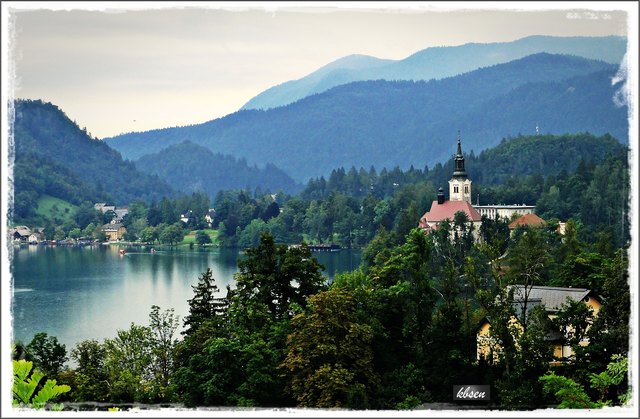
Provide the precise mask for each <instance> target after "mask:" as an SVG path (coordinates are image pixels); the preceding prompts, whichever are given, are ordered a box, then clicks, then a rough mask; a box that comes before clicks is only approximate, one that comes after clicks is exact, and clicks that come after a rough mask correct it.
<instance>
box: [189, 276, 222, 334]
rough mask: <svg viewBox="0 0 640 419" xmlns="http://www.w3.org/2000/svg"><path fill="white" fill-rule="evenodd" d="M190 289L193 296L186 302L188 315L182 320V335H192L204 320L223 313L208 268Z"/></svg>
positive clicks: (216, 289) (215, 286) (213, 280)
mask: <svg viewBox="0 0 640 419" xmlns="http://www.w3.org/2000/svg"><path fill="white" fill-rule="evenodd" d="M191 288H192V289H193V292H194V296H193V298H192V299H190V300H189V301H188V303H189V315H188V316H186V317H185V319H184V327H185V330H184V331H183V332H182V334H184V335H191V334H193V333H194V332H195V331H196V330H197V329H198V328H199V327H200V326H201V325H202V323H203V322H204V321H205V320H207V319H211V318H213V317H215V316H217V315H221V314H222V313H223V311H224V303H223V302H222V301H221V300H222V299H221V298H219V297H216V294H217V293H218V291H219V290H218V286H217V285H216V283H215V279H214V278H213V273H212V272H211V269H210V268H209V269H207V270H206V271H205V272H203V273H202V274H201V275H200V277H199V278H198V284H197V285H195V286H194V285H192V286H191Z"/></svg>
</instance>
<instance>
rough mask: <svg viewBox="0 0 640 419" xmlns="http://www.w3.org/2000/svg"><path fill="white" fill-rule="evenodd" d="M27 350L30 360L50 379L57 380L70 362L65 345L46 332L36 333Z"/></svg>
mask: <svg viewBox="0 0 640 419" xmlns="http://www.w3.org/2000/svg"><path fill="white" fill-rule="evenodd" d="M26 350H27V354H28V355H27V357H28V359H29V360H31V361H33V363H34V365H35V367H36V369H38V370H40V371H42V372H43V373H44V374H45V375H46V376H47V377H49V378H56V377H57V375H58V374H59V373H60V371H62V367H63V365H64V363H65V362H67V360H68V358H67V350H66V347H65V345H63V344H61V343H59V342H58V338H56V337H55V336H48V335H47V334H46V333H44V332H40V333H36V334H35V336H34V337H33V339H32V340H31V342H30V343H29V344H28V345H27V347H26Z"/></svg>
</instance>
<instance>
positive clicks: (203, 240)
mask: <svg viewBox="0 0 640 419" xmlns="http://www.w3.org/2000/svg"><path fill="white" fill-rule="evenodd" d="M196 243H197V244H198V246H204V245H205V244H209V243H211V237H209V235H208V234H207V233H205V232H204V231H202V230H198V231H196Z"/></svg>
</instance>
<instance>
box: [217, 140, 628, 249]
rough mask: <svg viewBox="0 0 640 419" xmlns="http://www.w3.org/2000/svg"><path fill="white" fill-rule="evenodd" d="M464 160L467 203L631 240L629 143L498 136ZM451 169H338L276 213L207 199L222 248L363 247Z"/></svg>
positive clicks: (419, 205) (409, 222)
mask: <svg viewBox="0 0 640 419" xmlns="http://www.w3.org/2000/svg"><path fill="white" fill-rule="evenodd" d="M463 144H464V143H463ZM451 149H452V150H455V148H454V147H451ZM531 163H532V164H531ZM465 167H466V168H467V171H468V173H469V176H470V179H471V180H472V182H473V184H472V194H473V199H474V204H475V202H476V199H478V195H479V201H480V204H482V205H490V204H523V203H525V204H528V205H536V213H537V214H538V215H540V216H541V217H543V218H544V219H546V220H548V221H551V220H554V219H555V220H556V221H558V220H559V221H567V220H569V219H573V220H574V221H575V222H576V223H577V224H578V225H579V227H580V235H581V238H582V239H584V240H588V241H594V240H596V239H595V237H596V236H597V235H606V236H607V237H608V239H607V240H610V241H612V242H613V243H614V244H615V245H616V246H622V245H624V243H626V242H627V241H628V240H629V220H628V218H627V217H626V215H625V214H628V202H627V201H626V199H625V197H626V194H627V193H628V191H629V174H628V161H627V149H626V148H625V147H624V146H622V145H620V144H619V143H617V142H616V141H615V140H614V139H612V138H611V137H609V136H603V137H595V136H593V135H591V134H576V135H563V136H529V137H524V136H523V137H517V138H512V139H505V140H504V141H503V142H502V143H501V144H500V145H499V146H497V147H495V148H493V149H490V150H487V151H486V152H484V153H481V155H480V156H477V157H476V156H473V155H467V156H466V162H465ZM452 173H453V164H452V159H450V161H447V162H446V164H444V165H442V164H438V165H436V167H434V168H433V169H431V170H429V169H428V168H425V169H420V168H410V169H409V170H406V171H403V170H401V169H400V168H399V167H395V168H393V169H391V170H387V169H381V170H380V171H379V172H378V171H377V170H376V169H375V168H373V167H370V168H369V169H365V168H360V169H356V168H355V167H353V166H352V167H351V168H350V169H348V170H345V169H344V168H338V169H334V170H333V171H332V172H331V175H330V176H328V177H327V178H325V177H319V178H315V179H312V180H310V181H309V183H308V184H307V186H306V188H305V189H304V191H302V193H300V195H298V196H295V197H291V198H289V199H284V200H280V201H279V204H280V208H281V211H280V213H279V214H277V213H272V214H273V215H275V216H272V217H271V218H267V217H263V218H262V219H257V217H252V216H251V214H252V213H255V212H256V211H257V210H256V209H257V208H258V209H261V210H260V211H259V212H261V213H265V212H267V211H266V206H267V205H268V204H270V202H262V203H260V202H258V201H256V200H251V199H250V197H248V196H246V194H243V193H221V194H218V195H217V196H216V198H215V202H214V206H215V208H216V211H217V212H216V218H215V220H214V224H215V225H216V226H217V227H218V228H219V230H220V235H219V240H220V242H221V243H222V244H223V245H225V246H240V247H244V246H248V245H251V244H256V243H257V242H258V238H259V234H260V233H261V232H264V231H269V232H270V233H271V234H272V235H273V236H274V237H275V238H276V240H277V241H278V242H282V243H295V242H298V241H300V240H302V239H303V238H304V239H305V240H307V241H310V242H312V243H339V244H340V245H342V246H345V247H363V246H366V245H367V244H368V243H370V242H371V240H372V239H373V238H374V236H375V235H376V233H377V232H378V233H379V232H380V231H384V232H385V234H386V236H384V240H386V241H385V243H386V244H388V245H390V244H397V243H399V242H400V241H401V240H402V239H403V238H404V236H405V235H406V234H407V233H408V232H409V230H411V229H412V228H414V227H415V226H416V225H417V222H418V220H419V218H420V216H421V215H422V214H424V212H426V211H428V210H429V208H430V207H431V203H432V202H433V200H434V199H436V191H437V189H438V187H440V186H442V187H444V189H445V190H447V194H448V185H447V181H448V180H449V179H450V178H451V176H452ZM377 250H378V251H380V250H381V248H378V249H377ZM374 255H375V252H374V253H373V254H372V257H373V256H374Z"/></svg>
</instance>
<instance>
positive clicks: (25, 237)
mask: <svg viewBox="0 0 640 419" xmlns="http://www.w3.org/2000/svg"><path fill="white" fill-rule="evenodd" d="M8 233H9V236H10V237H11V239H12V240H14V241H18V242H20V243H27V242H28V241H29V236H31V234H32V233H33V232H32V231H31V229H30V228H29V227H27V226H16V227H14V228H10V229H9V231H8Z"/></svg>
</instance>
